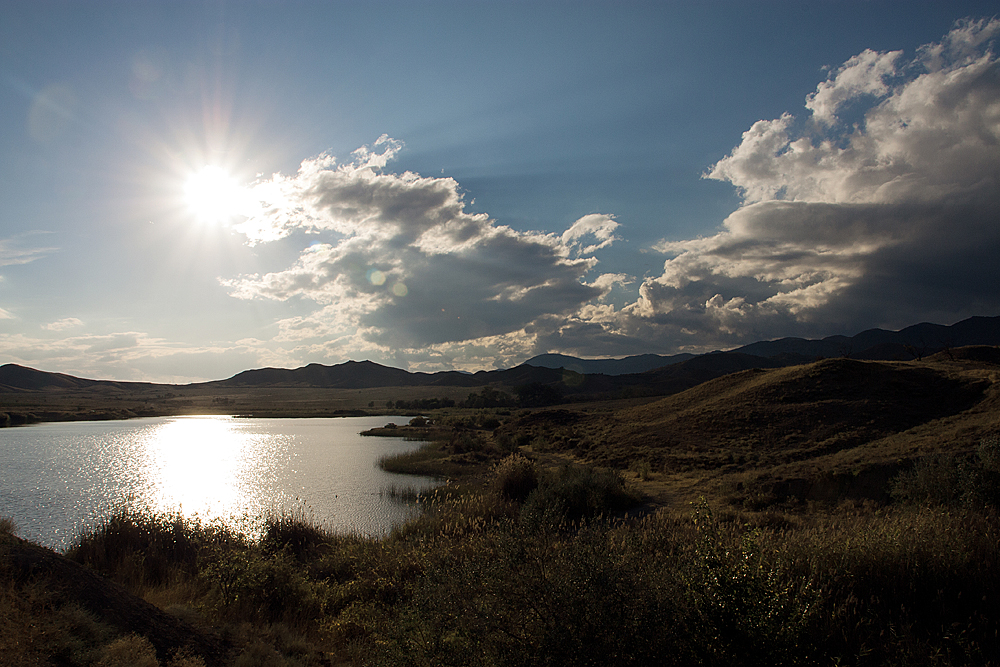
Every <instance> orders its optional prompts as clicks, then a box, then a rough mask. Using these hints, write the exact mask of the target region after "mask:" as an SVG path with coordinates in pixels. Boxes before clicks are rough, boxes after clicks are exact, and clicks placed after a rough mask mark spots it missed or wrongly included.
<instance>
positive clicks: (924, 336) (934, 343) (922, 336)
mask: <svg viewBox="0 0 1000 667" xmlns="http://www.w3.org/2000/svg"><path fill="white" fill-rule="evenodd" d="M969 345H1000V317H971V318H969V319H966V320H962V321H961V322H958V323H956V324H953V325H950V326H945V325H939V324H930V323H922V324H916V325H913V326H910V327H907V328H905V329H902V330H900V331H886V330H883V329H869V330H867V331H863V332H861V333H859V334H857V335H855V336H830V337H827V338H823V339H818V340H809V339H803V338H782V339H779V340H772V341H761V342H757V343H752V344H750V345H745V346H743V347H740V348H737V349H734V350H730V351H727V352H711V353H707V354H701V355H691V354H679V355H672V356H660V355H654V354H644V355H636V356H630V357H625V358H622V359H581V358H578V357H571V356H566V355H561V354H543V355H539V356H536V357H533V358H531V359H529V360H528V361H526V362H525V363H524V364H521V365H519V366H516V367H514V368H511V369H505V370H494V371H479V372H477V373H461V372H458V371H442V372H437V373H412V372H409V371H405V370H402V369H399V368H391V367H387V366H382V365H380V364H377V363H374V362H371V361H348V362H345V363H342V364H336V365H332V366H325V365H322V364H309V365H307V366H303V367H301V368H296V369H284V368H261V369H254V370H247V371H243V372H241V373H237V374H236V375H234V376H232V377H230V378H228V379H225V380H215V381H212V382H203V383H196V384H194V385H185V386H186V387H203V388H205V389H213V390H234V389H244V388H255V387H257V388H260V387H298V388H328V389H334V388H336V389H366V388H374V387H469V388H475V387H485V386H491V385H492V386H496V385H500V386H506V387H518V386H523V385H528V384H543V385H558V386H559V388H560V389H561V391H562V393H563V394H564V395H567V396H568V395H574V394H576V395H580V394H588V395H595V396H596V395H607V394H610V393H616V392H626V393H631V394H635V393H636V392H639V393H641V394H645V395H666V394H672V393H676V392H678V391H682V390H684V389H687V388H690V387H693V386H695V385H697V384H700V383H702V382H705V381H707V380H710V379H712V378H716V377H720V376H722V375H726V374H728V373H733V372H736V371H740V370H747V369H750V368H777V367H783V366H792V365H797V364H802V363H807V362H811V361H815V360H817V359H822V358H850V359H859V360H883V361H905V360H910V359H916V358H921V357H923V356H927V355H930V354H933V353H936V352H941V351H948V350H950V349H953V348H958V347H964V346H969ZM157 386H161V387H176V386H178V385H155V384H152V383H145V382H117V381H109V380H88V379H83V378H77V377H74V376H71V375H66V374H63V373H50V372H46V371H40V370H35V369H32V368H26V367H24V366H19V365H16V364H5V365H3V366H0V391H5V392H23V391H41V390H55V391H58V390H84V389H92V388H106V389H108V388H110V389H121V390H129V389H131V390H138V389H143V390H148V389H151V388H155V387H157Z"/></svg>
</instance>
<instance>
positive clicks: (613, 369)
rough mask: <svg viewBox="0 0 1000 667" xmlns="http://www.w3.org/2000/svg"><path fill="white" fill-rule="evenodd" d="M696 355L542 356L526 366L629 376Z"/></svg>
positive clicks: (533, 358)
mask: <svg viewBox="0 0 1000 667" xmlns="http://www.w3.org/2000/svg"><path fill="white" fill-rule="evenodd" d="M694 357H695V355H693V354H689V353H684V354H674V355H670V356H663V355H660V354H638V355H635V356H631V357H624V358H622V359H580V358H579V357H570V356H567V355H565V354H540V355H538V356H536V357H532V358H531V359H528V360H527V361H526V362H524V363H525V365H526V366H537V367H540V368H565V369H567V370H571V371H575V372H577V373H583V374H585V375H593V374H595V373H600V374H602V375H629V374H632V373H645V372H646V371H651V370H653V369H655V368H663V367H664V366H670V365H672V364H678V363H680V362H682V361H687V360H689V359H694Z"/></svg>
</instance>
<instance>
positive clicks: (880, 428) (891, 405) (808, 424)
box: [504, 347, 1000, 502]
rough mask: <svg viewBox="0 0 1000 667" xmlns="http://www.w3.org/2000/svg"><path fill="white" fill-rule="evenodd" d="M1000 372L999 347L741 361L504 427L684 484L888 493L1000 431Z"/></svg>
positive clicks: (755, 491)
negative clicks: (908, 469)
mask: <svg viewBox="0 0 1000 667" xmlns="http://www.w3.org/2000/svg"><path fill="white" fill-rule="evenodd" d="M689 363H690V362H689ZM998 379H1000V349H998V348H996V347H970V348H960V349H958V350H954V351H949V352H948V353H939V354H937V355H933V356H931V357H929V358H927V359H924V360H921V361H916V360H914V361H909V362H884V361H882V362H876V361H860V360H851V359H826V360H821V361H817V362H813V363H810V364H804V365H798V366H789V367H779V368H750V369H748V370H740V371H738V372H735V373H731V374H728V375H725V376H723V377H718V378H715V379H711V380H708V381H706V382H703V383H700V384H698V385H696V386H694V387H693V388H690V389H687V390H685V391H681V392H679V393H676V394H674V395H672V396H668V397H666V398H662V399H660V400H656V401H653V402H650V403H647V404H645V405H641V406H638V407H633V408H629V409H625V410H621V411H618V412H615V413H613V414H611V415H599V416H598V415H588V414H585V413H579V412H570V411H568V410H558V411H550V412H540V413H533V414H530V415H525V416H522V417H520V418H519V419H517V420H514V421H512V422H511V423H510V424H508V425H505V427H504V428H505V429H507V430H508V431H509V432H511V433H516V432H520V433H526V434H527V435H528V437H529V438H530V440H531V442H532V443H533V449H535V450H537V451H538V452H539V453H542V454H544V453H545V452H552V453H558V454H560V455H571V456H573V457H575V458H577V459H579V460H582V461H586V462H590V463H598V464H602V465H607V466H609V467H613V468H618V469H628V468H630V467H632V468H635V467H636V466H637V465H639V464H641V465H643V466H648V469H649V470H651V471H653V472H654V473H657V474H659V475H660V479H661V481H663V482H664V484H666V482H667V481H668V480H669V486H671V487H672V488H673V492H674V493H678V492H679V490H681V489H686V490H687V492H688V494H695V495H696V494H697V493H704V492H706V491H708V490H712V491H714V492H718V491H719V490H720V489H721V490H725V491H726V492H727V493H729V494H730V495H732V496H733V497H734V498H738V499H740V502H749V500H750V499H752V498H753V497H754V496H768V497H770V498H771V499H773V497H775V496H777V497H785V498H796V499H798V500H807V499H834V498H838V497H845V496H846V497H859V498H869V499H873V500H884V499H885V496H886V493H887V491H888V489H887V481H888V479H889V478H890V477H891V476H892V475H894V474H896V473H897V472H898V471H899V470H900V469H901V467H905V466H906V465H907V464H908V463H909V462H912V461H913V460H915V459H918V458H921V457H926V456H928V455H929V454H933V453H935V452H945V451H946V452H949V453H951V454H955V453H963V452H972V451H974V450H975V448H976V446H977V445H978V443H979V442H980V440H981V439H982V438H984V437H986V436H989V435H991V434H995V433H998V432H1000V385H998V384H997V383H998ZM682 493H683V492H682Z"/></svg>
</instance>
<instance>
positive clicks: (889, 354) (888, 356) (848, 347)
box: [733, 317, 1000, 361]
mask: <svg viewBox="0 0 1000 667" xmlns="http://www.w3.org/2000/svg"><path fill="white" fill-rule="evenodd" d="M966 345H1000V317H970V318H969V319H967V320H962V321H961V322H958V323H956V324H953V325H951V326H945V325H942V324H930V323H927V322H924V323H921V324H914V325H913V326H909V327H906V328H905V329H901V330H899V331H886V330H884V329H868V330H867V331H862V332H861V333H859V334H857V335H856V336H829V337H827V338H823V339H821V340H807V339H805V338H781V339H778V340H772V341H761V342H758V343H751V344H750V345H744V346H743V347H740V348H737V349H735V350H733V352H742V353H744V354H752V355H755V356H758V357H769V358H773V357H777V356H782V355H789V356H795V357H800V358H802V360H803V361H814V360H816V359H818V358H828V357H845V358H848V359H861V360H869V361H905V360H907V359H913V358H915V357H918V356H927V355H929V354H933V353H935V352H940V351H942V350H947V349H950V348H953V347H964V346H966Z"/></svg>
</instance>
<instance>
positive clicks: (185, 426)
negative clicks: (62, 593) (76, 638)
mask: <svg viewBox="0 0 1000 667" xmlns="http://www.w3.org/2000/svg"><path fill="white" fill-rule="evenodd" d="M390 421H395V422H396V423H406V421H408V418H405V417H346V418H334V419H241V418H235V417H218V416H205V417H156V418H149V419H133V420H127V421H103V422H60V423H47V424H38V425H34V426H26V427H16V428H5V429H0V516H5V517H11V518H13V520H14V522H15V523H16V524H17V526H18V532H17V534H18V535H19V536H20V537H23V538H25V539H29V540H31V541H33V542H37V543H39V544H43V545H45V546H48V547H52V548H55V549H63V548H65V547H67V546H69V544H70V542H71V541H72V540H73V538H74V537H76V536H77V535H78V534H79V532H80V530H81V529H82V528H84V527H86V526H92V525H94V524H95V523H97V522H99V521H100V519H102V518H103V517H106V516H108V514H109V513H110V512H111V511H112V510H113V509H114V508H115V507H116V506H118V505H120V504H121V503H123V502H128V503H129V504H131V505H134V506H139V507H146V508H150V509H152V510H154V511H157V512H175V511H176V512H180V513H182V514H183V515H185V516H188V517H197V518H199V519H201V520H203V521H220V522H223V523H226V524H228V525H230V526H232V527H234V528H236V529H240V530H251V531H252V530H253V528H254V526H259V525H260V519H261V517H263V516H266V515H267V514H268V513H270V512H276V511H296V512H304V513H305V516H306V517H307V518H310V519H311V520H313V521H314V522H315V523H317V524H319V525H322V526H326V527H328V528H331V529H333V530H337V531H343V532H350V531H353V532H357V533H361V534H364V535H370V536H379V535H384V534H386V533H388V532H389V531H390V530H391V529H392V527H393V526H395V525H397V524H399V523H401V522H403V521H405V520H407V519H408V518H410V517H412V516H414V515H415V513H416V511H417V510H416V508H415V507H413V506H412V505H409V504H406V503H402V502H400V501H398V500H396V499H394V498H392V497H391V496H390V495H389V494H387V493H386V491H387V490H388V489H390V488H391V487H393V486H396V487H397V488H399V487H405V488H415V489H417V490H421V491H423V490H427V489H429V488H432V487H433V486H434V485H435V484H436V483H437V482H436V481H435V480H434V479H432V478H429V477H415V476H410V475H398V474H393V473H388V472H385V471H384V470H382V469H380V468H379V467H378V465H377V462H378V459H379V458H380V457H381V456H384V455H387V454H394V453H399V452H406V451H410V450H413V449H416V448H417V447H419V446H420V443H417V442H408V441H405V440H403V439H402V438H379V437H362V436H360V435H359V432H361V431H364V430H366V429H369V428H372V427H375V426H383V425H384V424H386V423H387V422H390Z"/></svg>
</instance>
